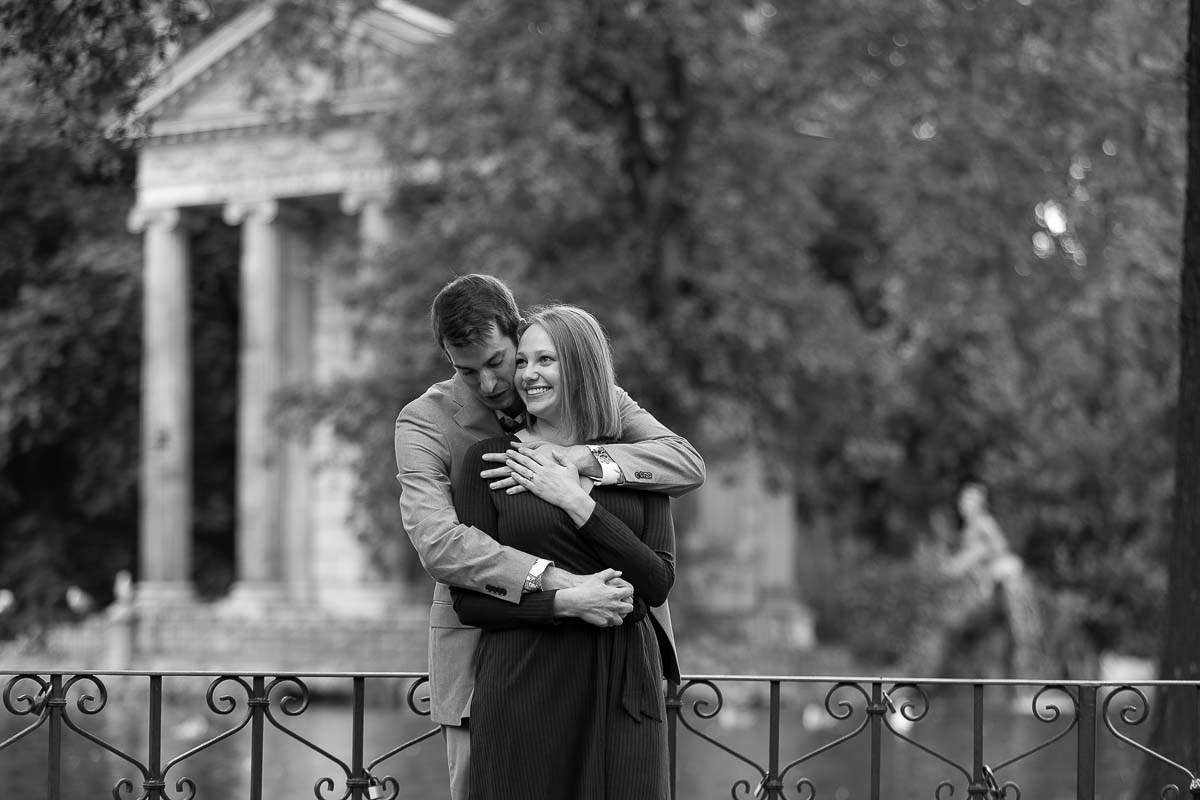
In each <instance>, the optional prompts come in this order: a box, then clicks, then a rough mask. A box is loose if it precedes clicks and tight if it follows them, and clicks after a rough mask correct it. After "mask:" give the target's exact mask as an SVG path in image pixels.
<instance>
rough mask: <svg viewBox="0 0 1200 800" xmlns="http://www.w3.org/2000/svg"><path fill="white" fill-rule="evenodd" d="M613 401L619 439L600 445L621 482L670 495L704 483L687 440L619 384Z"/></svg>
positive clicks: (700, 465)
mask: <svg viewBox="0 0 1200 800" xmlns="http://www.w3.org/2000/svg"><path fill="white" fill-rule="evenodd" d="M617 404H618V407H619V408H620V410H621V439H620V441H619V442H615V443H613V444H606V445H604V450H605V451H606V452H607V453H608V454H609V455H610V456H611V457H612V459H613V460H614V461H615V462H617V466H618V467H619V468H620V470H621V477H622V485H623V486H627V487H629V488H631V489H645V490H647V491H654V492H662V493H663V494H666V495H669V496H671V497H679V496H680V495H684V494H687V493H688V492H690V491H693V490H695V489H699V488H700V486H701V485H702V484H703V483H704V477H705V470H704V459H703V458H701V457H700V453H698V452H697V451H696V448H694V447H692V445H691V442H689V441H688V440H687V439H685V438H683V437H682V436H679V435H677V434H676V433H675V432H674V431H672V430H671V429H670V428H668V427H667V426H665V425H663V424H662V423H661V422H659V421H658V420H657V419H655V418H654V415H653V414H651V413H650V412H649V411H647V410H646V409H644V408H642V407H641V406H639V405H638V404H637V403H636V402H634V400H633V398H632V397H630V396H629V394H628V393H627V392H626V391H625V390H624V389H621V388H619V387H618V389H617ZM593 458H595V456H594V455H593Z"/></svg>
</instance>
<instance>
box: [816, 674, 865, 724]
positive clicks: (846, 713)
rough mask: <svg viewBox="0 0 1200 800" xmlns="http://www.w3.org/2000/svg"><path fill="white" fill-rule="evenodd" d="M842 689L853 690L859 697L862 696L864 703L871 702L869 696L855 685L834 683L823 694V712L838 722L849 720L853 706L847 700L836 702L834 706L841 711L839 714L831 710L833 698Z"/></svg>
mask: <svg viewBox="0 0 1200 800" xmlns="http://www.w3.org/2000/svg"><path fill="white" fill-rule="evenodd" d="M843 689H854V690H855V691H856V692H858V694H859V695H861V696H862V699H863V700H864V701H866V702H867V703H870V701H871V696H870V695H868V694H867V692H866V690H865V689H863V687H861V686H859V685H858V684H857V683H846V682H842V683H835V684H834V685H833V687H832V688H831V689H830V690H829V691H828V692H826V693H825V711H826V712H827V713H828V714H829V716H831V717H833V718H834V719H836V720H838V721H839V722H841V721H844V720H848V719H850V716H851V715H852V714H853V713H854V705H853V704H852V703H851V702H850V701H848V700H838V701H837V704H836V705H837V707H838V708H839V709H841V713H839V712H837V711H834V710H833V705H834V703H833V698H834V697H835V696H836V695H837V694H839V693H840V692H841V691H842V690H843Z"/></svg>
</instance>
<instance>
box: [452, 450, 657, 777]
mask: <svg viewBox="0 0 1200 800" xmlns="http://www.w3.org/2000/svg"><path fill="white" fill-rule="evenodd" d="M510 441H511V440H509V439H507V438H496V439H488V440H485V441H483V442H480V443H478V444H477V445H475V446H474V447H473V448H472V449H471V451H469V452H468V454H467V457H466V459H465V460H464V462H463V463H464V464H477V463H482V462H481V461H480V460H479V457H480V455H481V454H482V453H485V452H503V451H504V450H505V449H507V448H508V447H509V444H510ZM458 484H461V485H456V486H455V493H454V494H455V507H456V509H457V512H458V518H459V521H461V522H463V523H466V524H469V525H474V526H475V527H477V528H479V529H480V530H483V531H486V532H487V533H489V534H491V535H492V536H494V537H495V538H496V539H497V541H499V542H501V543H503V544H506V545H510V546H512V547H516V548H518V549H521V550H524V551H525V552H528V553H532V554H536V555H538V556H541V557H543V558H548V559H551V560H553V561H554V562H555V563H556V564H557V565H558V566H559V567H562V568H563V569H566V570H569V571H571V572H574V573H576V574H580V575H584V574H590V573H593V572H598V571H600V570H602V569H605V568H608V567H612V568H614V569H618V570H621V572H622V577H623V578H625V579H626V580H628V581H629V582H630V583H631V584H633V586H634V589H635V593H636V595H637V597H638V598H639V599H638V600H637V601H636V606H637V608H636V609H635V611H634V612H633V613H631V614H630V615H629V616H628V617H626V620H625V623H624V624H622V625H620V626H618V627H613V628H600V627H597V626H594V625H589V624H587V623H582V622H577V621H574V620H571V621H562V622H558V623H555V622H553V621H551V620H550V618H549V617H548V616H547V615H546V614H545V609H547V608H549V605H548V603H549V602H550V600H551V598H550V594H551V593H549V592H543V593H540V594H541V595H542V596H541V597H537V596H535V595H525V597H524V599H523V601H522V603H520V604H516V603H509V602H505V601H502V600H498V599H496V598H494V597H490V596H488V595H486V594H482V593H476V592H471V591H460V590H455V608H456V609H457V610H458V612H459V616H460V617H461V618H462V620H463V622H465V623H467V624H471V625H478V626H479V627H481V628H483V629H484V632H483V635H482V637H481V639H480V643H479V647H478V649H477V651H476V672H475V693H474V695H473V697H472V699H471V717H470V730H471V767H470V772H471V778H470V780H471V800H505V799H506V798H512V799H513V800H517V799H519V800H643V799H645V800H664V798H666V797H668V796H669V786H668V763H667V758H668V757H667V743H666V726H665V720H666V715H665V709H664V702H663V692H662V675H663V671H662V661H661V655H660V651H659V646H658V641H657V637H656V633H655V630H654V624H655V623H654V622H653V618H652V617H651V616H649V615H647V614H646V613H645V608H646V605H647V604H649V605H659V604H661V603H662V602H663V601H664V600H665V599H666V595H667V592H668V591H669V590H670V587H671V584H672V583H673V582H674V557H675V542H674V530H673V528H672V526H671V524H670V517H669V515H670V502H669V500H668V499H667V498H666V497H665V496H664V495H661V494H658V493H654V492H644V491H635V490H630V489H621V488H616V487H596V488H595V489H593V491H592V497H593V499H594V500H595V501H596V510H595V512H594V513H593V514H592V517H591V518H590V519H589V520H588V521H587V523H585V524H584V525H583V527H581V528H576V527H575V525H574V523H573V522H572V521H571V519H570V517H569V516H568V515H567V514H566V512H564V511H563V510H562V509H559V508H558V507H556V506H553V505H551V504H549V503H547V502H545V501H543V500H541V499H539V498H538V497H536V496H535V495H533V494H531V493H528V492H526V493H521V494H516V495H509V494H506V493H504V492H500V491H493V490H491V489H490V488H488V485H487V483H486V482H485V481H484V480H483V479H481V478H479V477H478V473H475V474H474V475H470V474H468V475H467V476H466V477H464V478H462V479H461V480H459V481H458ZM537 608H540V609H542V610H541V611H537V610H536V609H537ZM635 617H637V618H638V619H636V621H634V618H635Z"/></svg>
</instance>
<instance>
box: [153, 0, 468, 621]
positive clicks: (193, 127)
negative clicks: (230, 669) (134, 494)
mask: <svg viewBox="0 0 1200 800" xmlns="http://www.w3.org/2000/svg"><path fill="white" fill-rule="evenodd" d="M276 15H277V11H276V4H274V3H271V2H264V3H261V4H259V5H256V6H254V7H252V8H251V9H250V10H249V11H247V12H246V13H244V14H242V15H241V16H240V17H238V18H236V19H235V20H233V21H232V22H230V23H229V24H228V25H226V26H225V27H223V28H222V29H220V30H219V31H217V32H216V33H215V34H214V35H212V36H211V37H209V38H208V39H206V40H205V41H203V42H201V43H200V44H199V45H198V46H197V47H195V48H194V49H192V50H191V51H189V52H186V53H184V54H182V55H181V56H180V57H179V58H178V59H177V60H175V61H174V62H173V63H172V64H171V65H170V67H169V69H168V70H167V71H166V73H165V74H164V75H163V76H162V77H161V78H160V80H159V81H158V82H157V83H156V85H155V87H154V88H153V90H152V91H151V92H150V93H149V94H147V95H146V96H145V97H144V98H143V99H142V101H141V103H140V106H139V108H138V111H139V113H140V117H141V118H142V119H143V120H144V121H145V122H146V123H147V125H148V135H147V137H146V138H145V140H144V142H143V145H142V148H141V152H140V156H139V164H138V179H137V201H136V206H135V207H134V209H133V210H132V212H131V213H130V215H129V228H130V230H131V231H133V232H135V233H139V234H141V236H142V237H143V241H144V276H145V283H144V292H145V301H144V323H143V324H144V332H143V340H144V356H143V389H142V392H143V398H142V401H143V402H142V407H143V410H144V411H143V422H142V452H143V468H142V478H141V495H142V507H141V524H140V542H139V551H140V556H139V558H140V564H139V580H138V583H137V585H136V591H135V595H136V598H137V601H138V603H139V605H143V606H145V607H162V606H164V605H170V604H172V603H180V602H189V601H190V599H191V598H192V597H193V594H194V593H193V590H192V586H191V583H190V581H191V570H192V554H191V541H190V537H191V509H192V464H191V459H192V445H193V431H192V429H191V425H192V423H191V419H192V407H191V404H192V403H193V402H200V401H199V400H194V399H193V398H194V392H193V388H192V385H191V383H192V377H191V376H192V358H191V345H190V342H189V322H190V320H189V297H188V286H189V273H190V271H191V270H195V269H203V268H204V265H203V264H195V263H192V259H191V257H190V253H189V246H188V230H189V219H194V218H196V217H197V216H198V215H203V214H207V215H212V214H214V213H219V214H220V215H221V217H222V218H223V219H224V221H225V222H226V223H227V224H229V225H233V226H237V227H239V228H240V231H241V234H240V241H241V251H240V278H239V280H240V297H241V311H240V314H241V319H240V331H241V335H240V342H239V345H238V347H239V353H238V362H239V376H238V392H239V396H238V400H237V406H238V412H237V476H236V481H237V487H236V495H237V498H238V500H237V520H236V571H237V572H236V580H235V583H234V586H233V589H232V592H231V597H230V599H229V601H228V602H229V603H231V604H233V605H235V606H237V605H240V606H243V607H245V608H247V609H255V608H263V607H271V606H272V605H277V604H279V603H284V604H297V603H299V604H304V605H309V606H315V607H317V608H319V609H322V610H325V611H328V612H329V613H333V614H338V615H343V616H351V617H353V616H368V617H369V616H379V615H380V614H382V613H384V610H385V609H387V608H388V606H389V604H392V603H393V602H394V599H395V592H394V588H395V587H394V585H392V584H390V583H389V582H387V581H386V580H383V579H382V578H381V576H378V575H375V574H373V573H372V571H371V570H370V569H369V568H368V565H367V564H366V563H365V560H364V559H365V554H364V552H363V548H362V547H361V545H360V544H359V543H358V542H357V541H356V539H355V537H354V534H353V532H352V530H351V529H350V526H349V525H348V523H347V517H348V511H349V507H348V504H349V499H350V492H351V489H352V485H351V483H350V476H349V474H348V471H347V469H346V467H345V464H344V460H345V459H344V458H343V459H339V457H338V456H339V453H338V450H339V448H338V447H335V446H334V445H333V441H332V438H331V436H330V435H329V433H328V432H327V431H322V430H317V431H315V432H314V434H313V435H312V436H311V437H310V438H309V439H307V440H306V441H304V442H297V441H294V440H292V439H288V438H285V437H283V436H281V435H280V432H279V430H278V426H277V425H275V424H272V419H271V417H272V403H273V400H274V398H275V396H276V393H277V392H278V391H279V390H280V389H282V388H284V387H285V386H292V385H307V384H312V383H317V384H319V383H321V382H326V381H330V380H333V379H335V378H337V377H338V376H339V375H340V374H343V373H344V372H345V371H346V370H352V369H355V368H356V365H358V364H361V360H362V359H361V358H359V357H357V356H356V354H355V353H354V351H353V348H352V346H351V340H350V324H349V320H348V318H347V310H346V308H345V305H344V303H343V301H342V294H343V290H344V286H342V285H340V284H341V283H342V282H344V281H345V280H346V277H345V275H344V274H339V272H338V270H337V269H334V268H332V267H331V266H330V263H329V262H330V261H331V258H330V253H331V252H332V251H333V249H334V248H335V247H338V246H342V247H345V245H346V242H344V241H335V240H336V239H338V238H339V234H341V236H342V238H344V233H343V231H346V230H348V231H349V232H350V236H351V237H354V239H355V241H354V243H353V246H356V247H358V248H361V249H362V250H364V251H365V250H369V249H370V248H373V247H378V246H382V245H385V244H387V242H388V237H389V236H391V235H392V230H393V226H392V225H391V224H390V222H389V218H388V204H389V200H390V198H392V197H393V196H394V193H395V192H396V189H397V185H398V182H399V181H401V180H417V179H419V176H417V175H416V170H415V169H414V170H405V169H404V168H403V166H397V165H396V163H395V162H394V160H393V159H391V158H389V157H387V155H386V154H385V153H384V151H383V147H382V144H381V142H380V141H379V140H378V138H377V137H376V136H375V134H374V133H373V130H374V128H373V126H372V124H371V120H372V118H373V117H374V116H375V115H377V114H379V113H380V112H382V111H384V110H386V109H390V108H394V106H395V104H396V100H397V98H398V96H399V95H400V93H402V92H403V91H404V88H403V86H402V85H400V84H399V82H398V79H397V70H396V69H394V65H395V63H396V59H398V58H405V57H406V56H411V54H412V53H413V52H414V50H416V49H417V48H421V47H425V46H428V45H429V44H430V43H432V42H434V41H436V40H437V39H439V38H440V37H444V36H446V35H448V34H449V33H450V32H451V26H450V24H449V22H447V21H446V20H444V19H442V18H440V17H437V16H435V15H432V14H430V13H428V12H426V11H424V10H422V9H419V8H417V7H415V6H412V5H409V4H406V3H403V2H392V1H390V0H389V1H388V2H383V3H379V4H378V6H377V8H376V9H375V10H373V11H372V12H370V13H368V14H367V15H366V16H365V17H363V18H361V19H360V20H358V22H357V23H356V25H355V27H354V28H353V29H352V31H351V34H350V41H349V42H347V44H346V50H345V52H346V54H347V56H346V69H345V70H344V74H342V75H341V76H340V79H339V80H338V81H335V80H334V79H333V78H332V77H331V75H330V74H328V73H325V72H322V71H320V70H316V69H306V68H294V65H292V67H288V66H287V65H284V64H281V63H280V64H276V63H274V62H273V61H272V60H271V59H270V58H268V57H267V56H266V55H265V54H266V53H268V52H269V51H270V48H269V47H267V46H266V45H265V44H264V40H265V37H267V36H269V35H270V33H271V30H270V29H271V26H272V25H273V24H274V23H276V22H277V18H276ZM337 215H348V216H349V217H350V218H352V219H353V220H354V221H355V222H356V224H354V225H343V226H341V227H340V228H339V227H337V226H328V225H325V226H322V225H313V224H311V221H312V220H313V219H314V217H317V218H320V217H330V216H337ZM331 231H332V233H331ZM340 447H344V444H343V445H341V446H340Z"/></svg>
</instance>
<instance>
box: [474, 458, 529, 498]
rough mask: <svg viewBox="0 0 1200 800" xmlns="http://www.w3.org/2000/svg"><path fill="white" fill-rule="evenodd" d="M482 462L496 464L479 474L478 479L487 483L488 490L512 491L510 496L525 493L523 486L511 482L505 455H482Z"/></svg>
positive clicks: (510, 472)
mask: <svg viewBox="0 0 1200 800" xmlns="http://www.w3.org/2000/svg"><path fill="white" fill-rule="evenodd" d="M483 460H484V461H486V462H489V463H494V464H496V466H494V467H489V468H488V469H485V470H484V471H483V472H481V473H479V477H481V478H483V479H484V480H485V481H488V488H489V489H493V490H496V489H513V492H512V494H517V493H519V492H523V491H525V487H524V486H521V485H520V484H519V483H517V482H516V481H515V480H513V477H512V468H511V467H509V466H508V465H507V464H506V463H505V462H506V461H508V456H507V455H506V454H505V453H484V454H483Z"/></svg>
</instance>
